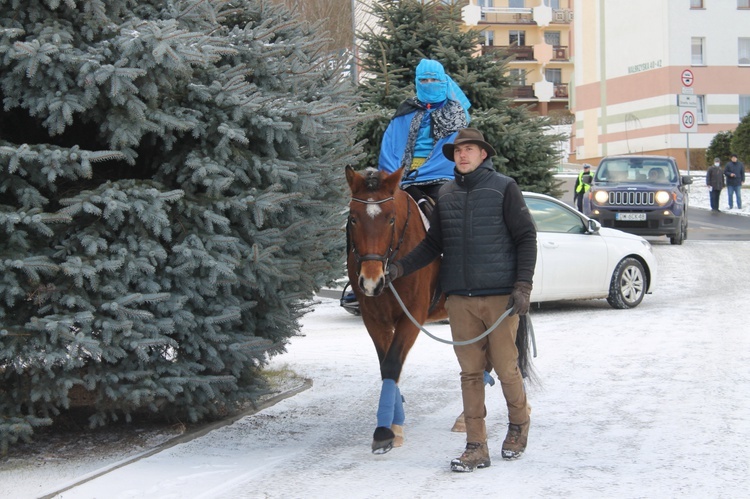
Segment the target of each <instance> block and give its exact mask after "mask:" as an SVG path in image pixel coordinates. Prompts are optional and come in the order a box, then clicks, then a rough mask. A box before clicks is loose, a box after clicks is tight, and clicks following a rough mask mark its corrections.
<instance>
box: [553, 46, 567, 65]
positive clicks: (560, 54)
mask: <svg viewBox="0 0 750 499" xmlns="http://www.w3.org/2000/svg"><path fill="white" fill-rule="evenodd" d="M568 59H569V57H568V47H566V46H563V45H554V46H553V47H552V60H553V61H567V60H568Z"/></svg>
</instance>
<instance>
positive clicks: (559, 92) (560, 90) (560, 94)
mask: <svg viewBox="0 0 750 499" xmlns="http://www.w3.org/2000/svg"><path fill="white" fill-rule="evenodd" d="M554 98H555V99H567V98H568V84H567V83H555V97H554Z"/></svg>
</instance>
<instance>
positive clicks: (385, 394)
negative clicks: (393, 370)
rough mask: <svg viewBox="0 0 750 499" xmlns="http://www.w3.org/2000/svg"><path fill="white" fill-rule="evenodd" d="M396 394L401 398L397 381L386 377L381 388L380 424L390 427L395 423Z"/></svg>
mask: <svg viewBox="0 0 750 499" xmlns="http://www.w3.org/2000/svg"><path fill="white" fill-rule="evenodd" d="M396 395H398V396H399V398H401V394H400V393H399V390H398V387H397V386H396V382H395V381H394V380H392V379H384V380H383V387H382V388H381V389H380V403H379V404H378V426H384V427H386V428H390V427H391V425H392V424H393V414H394V411H395V408H396ZM402 410H403V408H402Z"/></svg>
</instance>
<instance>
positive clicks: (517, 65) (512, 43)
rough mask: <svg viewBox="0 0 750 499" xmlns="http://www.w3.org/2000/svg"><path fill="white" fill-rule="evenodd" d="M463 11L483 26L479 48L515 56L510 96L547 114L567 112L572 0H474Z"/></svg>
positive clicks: (511, 63) (465, 17)
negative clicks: (481, 41) (482, 39)
mask: <svg viewBox="0 0 750 499" xmlns="http://www.w3.org/2000/svg"><path fill="white" fill-rule="evenodd" d="M462 16H463V21H464V23H466V24H467V25H468V26H469V27H471V28H474V29H479V30H481V32H482V34H483V36H484V41H483V43H482V45H481V47H479V50H481V51H482V52H483V53H487V52H491V51H496V50H501V51H503V52H504V53H508V54H510V55H512V56H513V57H512V59H511V60H510V61H509V63H508V67H509V69H510V75H511V77H512V79H513V86H512V87H511V89H510V92H511V94H510V95H509V97H511V98H513V99H514V101H516V102H518V103H519V104H527V105H531V106H533V110H534V111H536V112H537V113H538V114H540V115H543V116H546V115H549V114H554V113H555V112H561V113H564V114H568V99H569V89H570V83H571V78H572V76H573V62H572V42H571V34H572V29H571V26H572V21H573V0H469V4H468V5H466V6H465V7H464V8H463V9H462Z"/></svg>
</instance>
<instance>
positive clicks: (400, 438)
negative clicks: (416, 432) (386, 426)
mask: <svg viewBox="0 0 750 499" xmlns="http://www.w3.org/2000/svg"><path fill="white" fill-rule="evenodd" d="M391 431H393V434H394V438H393V446H394V447H401V446H402V445H404V427H403V426H401V425H397V424H394V425H391Z"/></svg>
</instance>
